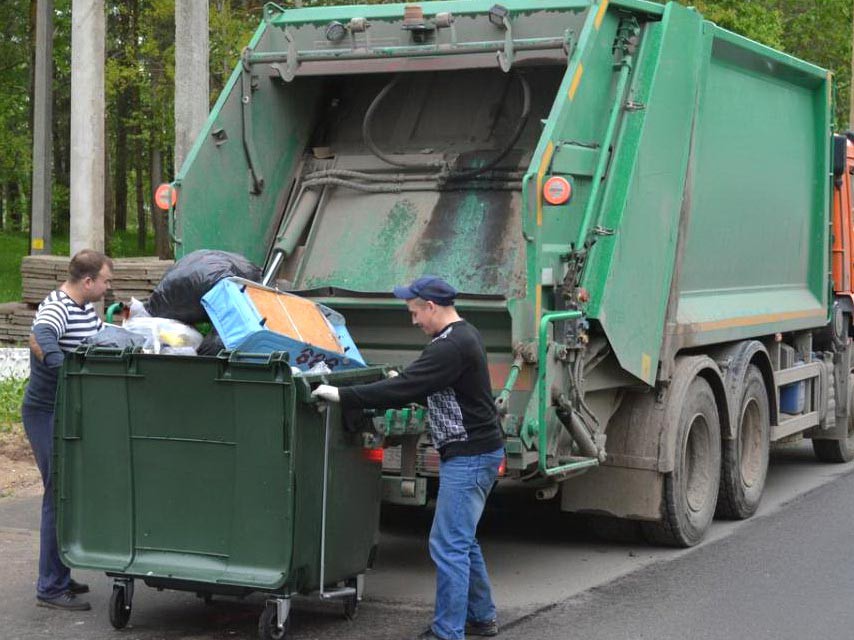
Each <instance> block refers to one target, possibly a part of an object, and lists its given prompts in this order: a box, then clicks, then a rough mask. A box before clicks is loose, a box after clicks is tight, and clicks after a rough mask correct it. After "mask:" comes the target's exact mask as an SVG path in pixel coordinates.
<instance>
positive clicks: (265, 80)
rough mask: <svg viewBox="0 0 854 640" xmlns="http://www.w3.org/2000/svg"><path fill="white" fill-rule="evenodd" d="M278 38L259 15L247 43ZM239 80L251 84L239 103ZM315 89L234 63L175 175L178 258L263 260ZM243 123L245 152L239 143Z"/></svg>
mask: <svg viewBox="0 0 854 640" xmlns="http://www.w3.org/2000/svg"><path fill="white" fill-rule="evenodd" d="M282 40H283V37H282V34H281V32H280V31H279V30H278V29H273V28H270V27H269V24H268V23H267V22H264V23H262V24H261V27H259V29H258V32H257V33H256V35H255V38H253V41H252V43H251V44H250V47H258V48H265V49H266V48H273V49H277V48H283V47H284V46H285V45H284V43H283V42H282ZM244 74H245V75H246V77H245V78H244V77H242V76H243V75H244ZM244 82H246V83H247V84H249V85H250V88H249V89H248V95H249V102H248V104H247V106H246V108H245V109H244V107H243V102H242V97H243V87H244ZM253 85H254V88H252V87H253ZM316 89H317V85H308V86H300V85H299V84H285V83H284V82H282V81H281V80H279V79H278V78H276V77H275V76H271V75H269V74H259V73H257V71H256V72H254V73H251V74H250V73H248V72H244V71H243V66H242V64H241V63H238V65H237V68H236V69H235V71H234V73H233V74H232V76H231V79H230V80H229V82H228V84H227V85H226V88H225V89H224V90H223V93H222V95H221V96H220V98H219V100H218V101H217V103H216V105H215V106H214V108H213V110H212V111H211V115H210V117H209V118H208V121H207V123H206V124H205V126H204V128H203V129H202V131H201V132H200V133H199V137H198V139H197V140H196V144H195V146H194V147H193V149H192V151H191V152H190V154H189V155H188V157H187V160H186V161H185V163H184V166H183V167H182V169H181V172H180V173H179V174H178V176H177V177H176V179H175V183H176V185H177V186H178V204H177V207H176V211H175V224H176V229H175V235H176V243H175V253H176V256H177V257H179V258H180V257H181V256H183V255H185V254H186V253H189V252H190V251H193V250H195V249H199V248H217V249H222V250H225V251H234V252H236V253H240V254H243V255H245V256H246V257H247V258H249V259H250V260H251V261H252V262H254V263H256V264H259V265H261V264H263V263H264V260H265V259H266V257H267V251H268V248H269V246H270V244H271V243H272V240H273V236H274V235H275V233H276V228H277V226H278V221H279V218H280V217H281V213H282V208H283V206H284V199H285V198H286V197H287V194H288V191H289V190H290V187H291V184H292V180H293V173H294V171H295V169H296V166H297V163H298V161H299V158H300V156H301V155H302V152H303V150H304V148H305V145H306V142H307V140H308V136H309V135H310V133H311V126H310V125H311V122H312V118H313V111H314V108H315V105H316V100H317V98H318V96H317V95H316V93H315V90H316ZM245 118H248V119H249V120H247V121H246V122H244V119H245ZM245 124H249V128H248V129H247V131H248V132H249V135H248V138H247V139H248V141H249V142H250V143H251V144H250V149H251V151H250V152H247V149H246V147H245V146H244V143H243V140H244V134H243V131H244V126H245ZM250 154H251V155H252V158H253V165H254V167H255V171H256V176H259V177H261V178H262V179H263V188H262V189H261V190H260V192H256V191H257V189H256V187H255V184H254V181H253V179H252V174H251V172H250V169H249V162H248V157H249V155H250Z"/></svg>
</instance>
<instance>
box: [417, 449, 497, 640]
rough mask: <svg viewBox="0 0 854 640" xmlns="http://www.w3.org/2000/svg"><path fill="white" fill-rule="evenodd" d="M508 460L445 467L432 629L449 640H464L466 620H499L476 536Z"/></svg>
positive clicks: (434, 534)
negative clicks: (488, 500)
mask: <svg viewBox="0 0 854 640" xmlns="http://www.w3.org/2000/svg"><path fill="white" fill-rule="evenodd" d="M503 457H504V449H503V448H501V449H498V450H496V451H493V452H491V453H484V454H481V455H476V456H457V457H455V458H451V459H450V460H447V461H444V462H441V463H440V464H439V496H438V498H437V499H436V513H435V515H434V516H433V527H432V528H431V529H430V557H431V558H433V562H434V563H435V564H436V611H435V614H434V617H433V625H432V629H433V633H434V634H436V635H437V636H439V637H440V638H444V639H445V640H459V639H461V638H464V637H465V625H466V620H471V621H474V622H487V621H490V620H494V619H495V603H494V602H493V601H492V589H491V587H490V586H489V576H487V575H486V563H485V562H484V561H483V554H482V553H481V551H480V545H479V544H478V543H477V540H476V539H475V532H476V530H477V523H478V522H479V521H480V516H481V515H482V514H483V507H484V505H485V504H486V497H487V496H488V495H489V491H490V490H491V489H492V485H493V484H494V483H495V478H496V476H497V475H498V466H499V465H500V464H501V460H502V458H503Z"/></svg>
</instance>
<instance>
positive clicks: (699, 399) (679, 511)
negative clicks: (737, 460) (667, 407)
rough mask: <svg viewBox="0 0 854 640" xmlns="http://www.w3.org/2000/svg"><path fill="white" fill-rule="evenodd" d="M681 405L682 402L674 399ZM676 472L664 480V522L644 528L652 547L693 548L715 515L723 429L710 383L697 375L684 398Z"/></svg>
mask: <svg viewBox="0 0 854 640" xmlns="http://www.w3.org/2000/svg"><path fill="white" fill-rule="evenodd" d="M676 401H677V402H678V401H679V400H678V399H677V400H676ZM681 402H682V407H681V410H680V411H679V412H674V415H677V416H678V417H677V418H676V421H677V424H669V425H665V429H676V430H677V437H676V459H675V465H674V468H673V471H672V472H670V473H668V474H667V475H666V476H665V477H664V504H663V514H662V515H663V518H662V520H661V521H660V522H644V523H642V524H641V527H642V530H643V533H644V536H645V537H646V538H647V540H649V541H650V542H652V543H655V544H664V545H669V546H677V547H693V546H694V545H695V544H697V543H698V542H700V540H702V539H703V536H704V535H705V533H706V530H707V529H708V528H709V525H710V524H711V522H712V518H713V517H714V515H715V505H716V503H717V499H718V487H719V485H720V474H721V426H720V417H719V416H718V407H717V404H716V403H715V395H714V392H713V391H712V388H711V386H709V383H708V382H706V381H705V380H704V379H703V378H701V377H699V376H698V377H696V378H694V380H693V381H692V382H691V384H690V385H689V386H688V389H687V391H686V393H685V394H684V396H683V397H682V399H681Z"/></svg>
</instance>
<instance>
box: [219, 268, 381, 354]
mask: <svg viewBox="0 0 854 640" xmlns="http://www.w3.org/2000/svg"><path fill="white" fill-rule="evenodd" d="M247 286H253V287H257V288H261V289H265V290H267V291H275V290H274V289H268V288H267V287H261V286H260V285H257V284H254V283H249V282H247V281H245V280H241V279H240V278H226V279H224V280H220V281H219V282H218V283H217V284H216V285H215V286H214V287H213V288H212V289H211V290H210V291H208V292H207V293H206V294H205V295H204V297H203V298H202V305H203V306H204V308H205V310H206V311H207V312H208V315H209V316H210V319H211V322H212V323H213V325H214V326H215V327H216V330H217V332H218V333H219V336H220V338H221V339H222V342H223V344H224V345H225V347H226V348H227V349H232V350H236V351H242V352H245V353H260V354H266V353H272V352H274V351H286V352H287V353H288V355H289V356H290V362H291V364H292V365H293V366H295V367H298V368H299V369H301V370H303V371H308V370H309V369H311V368H312V367H313V366H315V365H317V364H319V363H321V362H323V363H325V364H326V366H327V367H329V369H330V370H332V371H344V370H346V369H359V368H362V367H365V366H367V365H366V363H365V360H364V358H362V354H361V353H359V349H358V347H356V344H355V343H354V342H353V338H352V337H351V336H350V332H349V331H347V326H346V324H345V323H344V318H343V316H341V314H339V313H337V312H336V311H333V310H332V309H330V308H328V307H325V306H324V305H321V304H316V303H314V304H316V306H317V307H318V309H319V310H320V312H321V313H322V314H323V315H324V316H325V317H326V319H327V320H328V321H329V324H330V325H331V327H332V329H333V331H334V332H335V335H336V336H337V338H338V343H339V344H340V345H341V348H342V350H343V353H335V352H333V351H330V350H327V349H323V348H321V347H318V346H317V345H312V344H308V343H306V342H300V341H299V340H296V339H294V338H291V337H289V336H286V335H284V334H281V333H278V332H276V331H271V330H270V329H268V328H267V327H266V326H264V318H263V317H262V316H261V314H260V313H259V312H258V310H257V309H256V307H255V304H254V303H253V302H252V299H251V298H250V297H249V296H248V295H247V294H246V292H245V289H246V287H247ZM277 293H281V292H277ZM282 295H286V294H282Z"/></svg>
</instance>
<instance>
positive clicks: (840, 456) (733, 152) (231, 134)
mask: <svg viewBox="0 0 854 640" xmlns="http://www.w3.org/2000/svg"><path fill="white" fill-rule="evenodd" d="M832 96H833V93H832V77H831V76H830V74H829V73H828V72H827V71H825V70H823V69H821V68H818V67H816V66H813V65H812V64H809V63H807V62H804V61H801V60H798V59H795V58H793V57H791V56H788V55H786V54H784V53H781V52H778V51H775V50H772V49H770V48H768V47H765V46H762V45H760V44H757V43H756V42H752V41H750V40H748V39H745V38H743V37H741V36H738V35H736V34H734V33H731V32H728V31H726V30H724V29H722V28H720V27H718V26H716V25H715V24H712V23H711V22H708V21H706V20H704V18H703V16H702V15H701V14H700V13H698V12H697V11H696V10H694V9H692V8H686V7H685V6H682V5H680V4H678V3H676V2H670V3H667V4H658V3H653V2H646V1H643V0H611V1H610V2H608V1H607V0H598V1H593V0H536V1H533V0H499V3H496V2H494V1H493V0H489V1H485V0H465V1H448V2H424V3H421V4H417V5H416V4H412V5H403V4H381V5H346V6H336V7H312V8H304V9H295V10H283V9H281V8H279V7H277V6H276V5H274V4H268V5H267V6H266V8H265V9H264V16H263V20H262V23H261V25H260V27H259V28H258V30H257V32H256V33H255V35H254V37H253V38H252V40H251V42H250V43H249V45H248V46H247V47H246V49H245V50H244V51H243V54H242V56H241V59H240V61H239V63H238V64H237V66H236V68H235V70H234V73H233V75H232V76H231V78H230V80H229V82H228V83H227V86H226V87H225V90H224V91H223V93H222V95H221V96H220V97H219V99H218V101H217V102H216V105H215V107H214V108H213V110H212V112H211V114H210V117H209V119H208V121H207V124H206V125H205V127H204V128H203V130H202V131H201V133H200V135H199V137H198V139H197V140H196V142H195V145H194V147H193V149H192V151H191V152H190V154H189V156H188V158H187V160H186V162H185V163H184V165H183V167H181V168H180V171H179V172H178V174H177V176H176V177H175V180H174V182H173V183H172V185H173V188H174V191H175V195H176V203H175V204H174V207H173V208H172V209H171V210H170V211H169V212H168V215H169V220H170V232H171V234H172V239H173V241H174V245H175V250H176V254H177V256H178V257H180V256H182V255H185V254H186V253H188V252H190V251H193V250H196V249H200V248H216V249H224V250H229V251H234V252H237V253H241V254H243V255H245V256H247V257H248V258H250V259H251V260H252V261H254V262H256V263H257V264H259V265H264V273H265V284H268V285H270V286H276V287H278V288H280V289H282V290H289V291H293V292H297V293H299V294H300V295H303V296H307V297H309V298H311V299H314V300H317V301H318V302H322V303H323V304H325V305H328V306H330V307H332V308H334V309H336V310H339V311H341V312H342V313H343V314H344V315H345V316H346V319H347V323H348V326H349V329H350V332H351V334H352V336H353V337H354V339H355V341H356V344H357V345H358V346H359V348H360V349H361V352H362V353H363V354H364V355H365V356H366V358H367V359H368V360H369V361H370V362H372V363H384V364H390V365H394V366H404V365H406V364H407V363H408V362H410V361H411V360H412V359H413V358H414V357H415V356H416V355H417V354H418V353H419V352H420V350H421V348H422V347H423V337H422V336H420V335H419V333H418V332H417V330H416V329H414V328H413V327H411V326H410V323H409V318H408V316H407V314H406V310H405V308H404V307H403V305H401V304H400V302H399V301H397V300H395V299H394V298H393V297H392V296H391V294H390V292H391V290H392V287H393V285H395V284H400V283H404V282H408V281H410V280H411V279H413V278H415V277H418V276H420V275H423V274H425V273H429V274H437V275H440V276H442V277H444V278H446V279H448V280H449V281H450V282H451V283H452V284H454V285H455V286H456V287H457V289H458V290H459V291H460V292H461V295H460V298H459V300H458V306H459V309H460V311H461V313H462V315H464V316H465V317H466V318H467V319H468V320H469V321H471V322H472V323H473V324H474V325H476V326H477V327H478V328H479V329H480V330H481V332H482V333H483V336H484V340H485V344H486V348H487V350H488V354H489V360H490V371H491V375H492V380H493V387H494V391H495V395H496V403H497V406H498V410H499V412H500V415H501V423H502V428H503V432H504V436H505V438H506V469H505V470H504V480H503V481H504V482H520V483H524V484H525V485H527V486H529V487H530V488H531V491H534V492H536V494H537V497H539V498H541V499H543V500H551V499H554V500H557V501H559V502H560V505H561V507H562V509H564V510H565V511H571V512H579V513H588V514H593V515H594V516H596V517H600V518H603V519H607V518H610V519H620V520H625V521H631V522H632V523H637V524H636V525H635V524H633V525H632V526H636V527H637V528H639V529H640V530H642V532H643V533H644V534H645V535H646V536H647V537H648V539H650V540H654V541H656V542H660V543H664V544H671V545H677V546H679V545H681V546H690V545H694V544H696V543H697V542H699V541H700V540H701V539H702V537H703V535H704V533H705V531H706V530H707V528H708V526H709V524H710V522H711V521H712V519H713V517H714V516H715V515H717V516H718V517H724V518H746V517H749V516H750V515H751V514H753V513H754V512H755V510H756V508H757V506H758V504H759V502H760V499H761V497H762V493H763V487H764V484H765V478H766V474H767V469H768V461H769V448H770V445H771V443H773V442H777V441H780V440H784V439H791V438H794V437H801V436H803V437H806V438H810V439H812V442H813V446H814V449H815V452H816V454H817V455H818V457H819V458H820V459H822V460H827V461H837V462H841V461H847V460H849V459H850V458H851V457H852V453H854V448H852V443H851V441H850V440H849V438H850V436H851V420H850V419H849V407H850V403H851V395H852V388H854V386H852V377H851V373H850V371H851V358H850V346H849V333H850V319H851V312H852V304H851V294H850V291H851V287H850V280H851V259H850V246H849V244H850V239H851V206H850V195H849V194H850V187H849V179H850V172H849V170H848V167H849V165H850V160H849V158H848V156H849V153H848V145H849V143H848V141H847V140H846V138H845V137H844V136H834V134H833V132H832V117H831V113H832ZM834 204H836V205H837V208H836V209H834ZM837 267H838V268H837ZM174 366H175V367H179V366H182V365H181V364H180V363H178V362H176V363H175V365H174ZM427 419H428V417H427V416H426V415H425V412H424V411H423V410H419V409H418V408H411V409H402V410H401V409H398V410H394V411H389V412H387V413H386V414H385V415H381V416H378V417H377V418H376V419H375V420H376V424H377V428H378V429H380V430H381V431H383V432H384V434H385V438H386V440H385V442H386V445H387V448H386V450H385V461H384V473H383V480H382V482H383V488H382V491H383V496H384V498H385V499H386V500H388V501H391V502H397V503H403V504H424V503H425V501H426V500H427V499H428V496H429V492H430V488H431V484H432V483H433V482H434V481H435V475H436V452H435V451H434V450H433V449H432V447H431V446H430V442H429V435H428V433H429V431H428V430H427V429H425V420H427Z"/></svg>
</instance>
